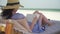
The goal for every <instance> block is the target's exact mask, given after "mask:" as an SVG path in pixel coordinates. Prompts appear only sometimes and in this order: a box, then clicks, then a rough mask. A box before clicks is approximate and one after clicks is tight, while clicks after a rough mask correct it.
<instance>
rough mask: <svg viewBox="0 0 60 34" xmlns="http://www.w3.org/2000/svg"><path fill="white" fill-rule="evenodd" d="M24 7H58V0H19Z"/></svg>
mask: <svg viewBox="0 0 60 34" xmlns="http://www.w3.org/2000/svg"><path fill="white" fill-rule="evenodd" d="M20 2H21V4H22V5H24V8H43V9H44V8H48V9H51V8H52V9H60V0H20Z"/></svg>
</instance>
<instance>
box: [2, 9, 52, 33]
mask: <svg viewBox="0 0 60 34" xmlns="http://www.w3.org/2000/svg"><path fill="white" fill-rule="evenodd" d="M16 11H17V10H16V9H3V12H2V17H3V18H4V19H13V20H16V21H17V22H18V23H19V24H21V25H22V26H23V27H24V28H25V29H24V30H27V31H29V32H34V33H40V32H43V31H44V30H43V28H42V25H41V24H42V23H47V24H48V25H51V23H50V21H49V20H48V19H47V18H46V17H45V16H44V15H43V14H42V13H39V12H38V11H35V12H34V13H33V14H38V15H39V16H38V17H37V15H36V17H34V18H33V21H32V23H31V24H30V25H29V22H28V21H27V20H26V18H25V16H24V15H23V14H20V13H16ZM17 25H18V24H17ZM17 25H16V26H17Z"/></svg>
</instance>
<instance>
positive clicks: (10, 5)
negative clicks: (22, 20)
mask: <svg viewBox="0 0 60 34" xmlns="http://www.w3.org/2000/svg"><path fill="white" fill-rule="evenodd" d="M19 7H23V6H22V5H20V2H19V0H7V5H6V6H4V7H3V8H2V9H18V8H19Z"/></svg>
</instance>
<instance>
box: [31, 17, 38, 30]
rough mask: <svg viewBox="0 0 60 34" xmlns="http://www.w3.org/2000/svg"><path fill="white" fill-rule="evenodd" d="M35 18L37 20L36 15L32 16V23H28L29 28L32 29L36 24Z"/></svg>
mask: <svg viewBox="0 0 60 34" xmlns="http://www.w3.org/2000/svg"><path fill="white" fill-rule="evenodd" d="M37 20H38V19H37V17H35V18H33V21H32V24H31V25H30V29H31V30H32V29H33V27H34V25H35V24H36V22H37Z"/></svg>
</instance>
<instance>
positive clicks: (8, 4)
mask: <svg viewBox="0 0 60 34" xmlns="http://www.w3.org/2000/svg"><path fill="white" fill-rule="evenodd" d="M16 4H19V2H16V3H7V5H16Z"/></svg>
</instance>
